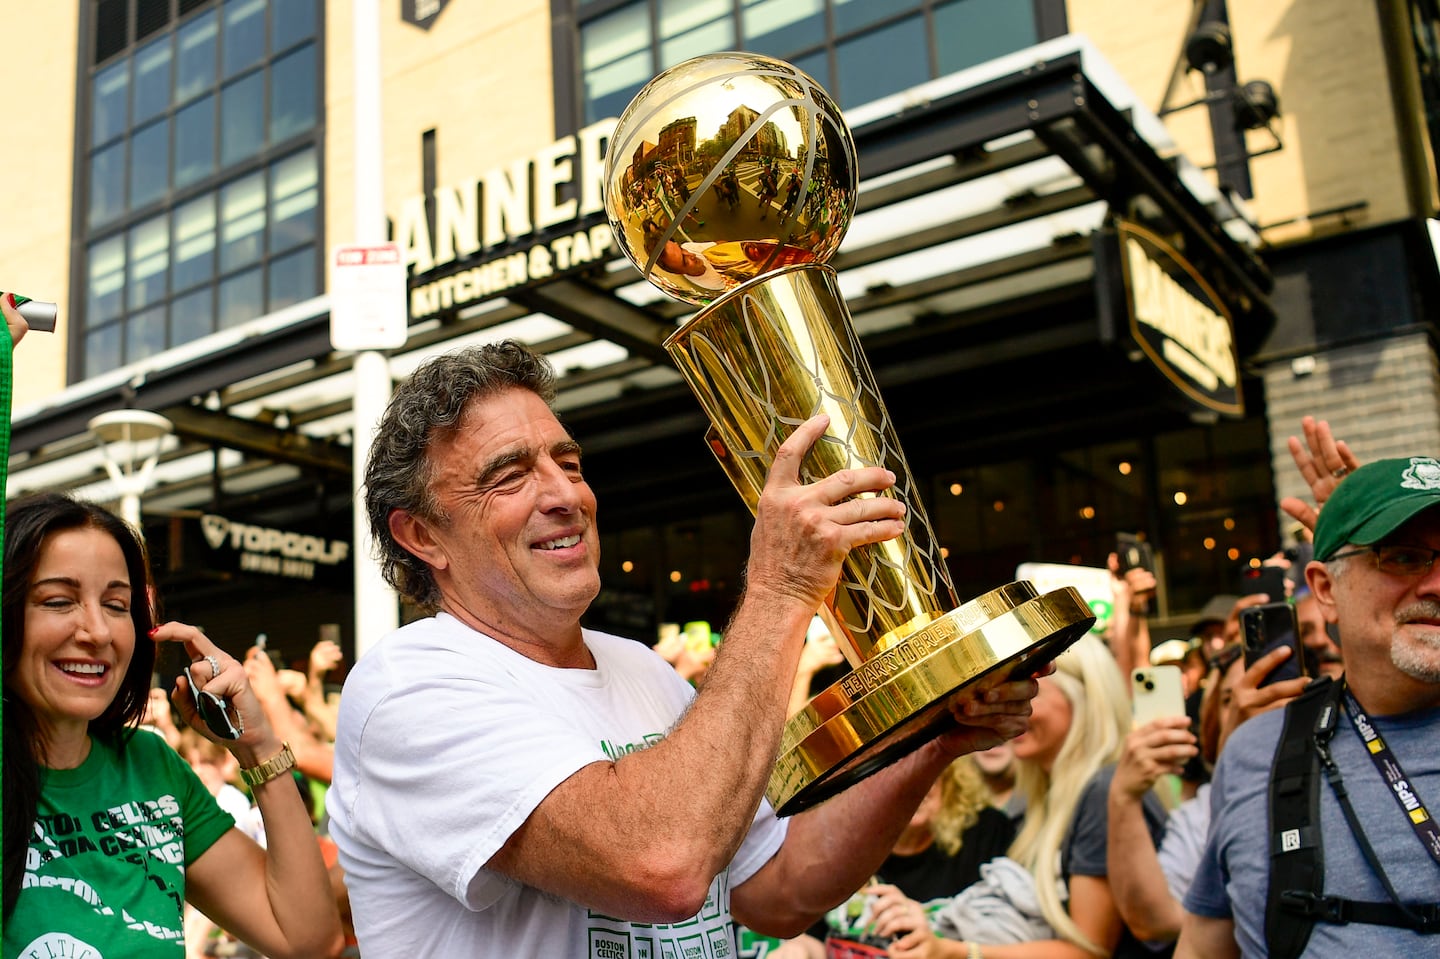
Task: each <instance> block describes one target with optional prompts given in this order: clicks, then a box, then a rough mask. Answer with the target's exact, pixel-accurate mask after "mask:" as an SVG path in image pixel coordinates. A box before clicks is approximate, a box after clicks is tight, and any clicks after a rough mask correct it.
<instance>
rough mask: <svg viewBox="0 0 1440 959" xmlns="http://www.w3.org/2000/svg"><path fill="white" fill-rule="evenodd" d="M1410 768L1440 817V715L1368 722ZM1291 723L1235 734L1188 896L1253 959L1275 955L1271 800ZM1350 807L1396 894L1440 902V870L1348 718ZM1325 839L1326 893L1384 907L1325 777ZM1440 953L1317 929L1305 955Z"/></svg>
mask: <svg viewBox="0 0 1440 959" xmlns="http://www.w3.org/2000/svg"><path fill="white" fill-rule="evenodd" d="M1370 718H1371V721H1372V723H1373V724H1374V726H1375V728H1376V730H1378V732H1379V733H1380V735H1381V737H1382V738H1383V739H1384V740H1385V742H1386V743H1387V744H1388V745H1389V746H1390V749H1391V752H1392V753H1393V754H1394V755H1395V757H1396V758H1397V759H1399V761H1400V764H1401V765H1402V766H1403V767H1404V768H1405V772H1406V775H1407V777H1408V779H1409V782H1410V784H1411V786H1412V787H1413V788H1414V790H1415V792H1416V793H1417V794H1418V795H1419V797H1420V799H1421V800H1422V801H1423V802H1424V803H1425V804H1426V806H1427V808H1429V809H1430V811H1431V812H1432V813H1433V812H1434V811H1435V810H1436V809H1437V808H1440V748H1436V736H1437V735H1440V709H1428V710H1422V711H1420V712H1415V713H1409V714H1406V715H1404V716H1392V717H1385V718H1378V717H1374V716H1372V717H1370ZM1283 721H1284V714H1283V713H1282V712H1281V711H1279V710H1275V711H1272V712H1268V713H1265V714H1264V715H1261V716H1257V717H1256V718H1254V719H1252V720H1250V721H1249V722H1247V723H1246V724H1245V725H1243V726H1241V727H1240V728H1239V729H1238V730H1236V731H1235V734H1234V735H1233V736H1231V737H1230V739H1229V740H1228V741H1227V742H1226V744H1225V751H1224V752H1223V753H1222V754H1221V756H1220V762H1219V764H1218V766H1217V767H1216V770H1215V779H1214V784H1213V787H1212V789H1211V798H1212V805H1211V817H1210V838H1209V841H1208V842H1207V844H1206V846H1205V854H1204V856H1203V857H1202V858H1201V860H1200V867H1199V869H1198V870H1197V871H1196V873H1195V881H1194V882H1193V883H1192V884H1191V886H1190V892H1189V893H1188V894H1187V895H1186V897H1185V908H1186V910H1188V911H1189V912H1192V913H1194V914H1195V915H1198V916H1207V917H1210V918H1213V919H1232V918H1233V919H1234V921H1235V939H1236V942H1237V943H1238V944H1239V946H1240V951H1241V955H1242V956H1244V957H1245V959H1259V957H1264V956H1266V955H1267V950H1266V946H1265V901H1266V894H1267V892H1268V889H1269V879H1270V857H1269V848H1270V838H1269V826H1268V822H1269V810H1268V799H1267V793H1268V789H1269V785H1270V763H1271V760H1272V759H1273V758H1274V755H1275V746H1276V743H1277V741H1278V740H1279V738H1280V731H1281V728H1282V726H1283ZM1331 753H1332V754H1333V755H1334V757H1335V762H1336V763H1337V764H1338V765H1339V766H1340V769H1341V772H1342V774H1343V775H1344V778H1345V786H1346V788H1347V790H1348V792H1349V795H1350V802H1351V803H1352V804H1353V806H1354V808H1355V813H1356V816H1357V818H1358V819H1359V821H1360V822H1361V823H1362V824H1363V826H1364V829H1365V835H1366V838H1367V839H1368V840H1369V841H1370V845H1371V846H1372V847H1374V849H1375V853H1376V855H1377V856H1379V858H1380V862H1381V863H1382V864H1383V865H1384V867H1385V871H1386V873H1388V875H1389V876H1390V881H1391V883H1392V884H1393V885H1394V886H1395V888H1396V890H1397V891H1399V893H1400V894H1401V895H1402V896H1403V897H1404V898H1405V899H1406V900H1407V901H1410V902H1417V903H1427V902H1428V903H1433V902H1440V867H1437V866H1436V863H1435V861H1434V860H1432V859H1431V858H1430V855H1429V854H1428V853H1427V852H1426V851H1425V847H1424V846H1422V845H1421V844H1420V842H1419V840H1418V839H1417V837H1416V835H1415V832H1414V830H1413V829H1412V828H1411V826H1410V823H1409V822H1408V821H1407V819H1406V817H1405V815H1404V814H1403V813H1402V812H1401V810H1400V806H1399V804H1397V803H1396V801H1395V799H1394V797H1393V795H1392V794H1391V792H1390V787H1389V786H1388V785H1387V784H1386V783H1385V781H1384V779H1383V778H1381V776H1380V773H1379V772H1378V771H1377V770H1376V769H1375V766H1374V764H1373V763H1372V762H1371V760H1370V758H1369V755H1368V754H1367V753H1366V751H1365V748H1364V746H1363V744H1362V743H1361V741H1360V736H1359V734H1358V733H1357V732H1356V731H1355V727H1354V725H1352V724H1351V722H1350V720H1349V718H1348V717H1346V716H1345V715H1343V714H1342V715H1341V716H1340V718H1339V724H1338V727H1337V729H1336V731H1335V738H1334V740H1333V741H1332V743H1331ZM1319 789H1320V819H1321V834H1322V835H1323V836H1324V837H1325V839H1324V842H1325V846H1324V854H1325V894H1326V895H1331V896H1342V897H1344V898H1346V899H1360V900H1369V901H1372V902H1384V901H1386V895H1385V889H1384V887H1383V886H1382V885H1381V884H1380V881H1379V880H1378V879H1377V878H1376V876H1375V875H1374V873H1373V872H1372V870H1371V869H1370V866H1369V865H1368V864H1367V863H1366V862H1365V858H1364V855H1363V854H1362V853H1361V852H1360V847H1359V846H1358V845H1357V844H1356V842H1355V839H1354V837H1353V836H1352V835H1351V833H1350V827H1349V826H1348V825H1347V824H1346V822H1345V815H1344V813H1343V812H1342V811H1341V809H1340V805H1339V803H1337V802H1336V801H1335V793H1334V791H1333V790H1332V789H1331V788H1330V786H1329V784H1328V783H1326V782H1325V780H1324V777H1323V776H1322V777H1321V779H1320V782H1319ZM1437 949H1440V937H1437V936H1421V935H1419V934H1418V933H1415V932H1411V931H1410V930H1408V929H1397V928H1393V927H1389V926H1374V925H1363V924H1360V923H1351V924H1349V925H1334V924H1330V923H1316V924H1315V928H1314V931H1313V933H1312V934H1311V936H1310V943H1309V946H1308V947H1307V949H1306V951H1305V953H1304V955H1306V956H1313V957H1329V956H1336V957H1340V956H1345V957H1349V956H1376V957H1378V956H1422V955H1434V954H1435V951H1436V950H1437Z"/></svg>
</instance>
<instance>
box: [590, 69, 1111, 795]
mask: <svg viewBox="0 0 1440 959" xmlns="http://www.w3.org/2000/svg"><path fill="white" fill-rule="evenodd" d="M605 193H606V195H605V208H606V211H607V213H608V214H609V218H610V225H611V227H612V229H613V230H614V232H615V237H616V240H617V242H618V243H619V244H620V248H621V249H622V250H624V252H625V254H626V256H628V257H629V258H630V260H631V261H632V262H633V263H634V264H635V265H636V266H637V267H639V269H640V272H641V273H643V274H644V275H645V278H646V279H648V280H649V281H650V282H651V283H653V284H655V285H656V286H657V287H659V288H660V289H661V290H663V291H664V292H666V293H668V294H669V295H671V296H674V297H678V298H680V299H682V300H687V301H689V302H691V303H695V304H697V305H704V304H708V305H707V306H705V308H704V309H703V310H701V311H700V312H699V313H698V314H696V315H695V317H694V318H692V319H691V320H690V321H689V322H687V323H686V324H685V325H684V326H683V327H682V328H681V329H680V330H678V331H677V332H676V333H675V334H674V335H672V336H671V337H670V338H669V339H667V340H666V341H665V349H666V350H667V351H668V352H669V353H670V355H671V357H672V358H673V359H674V360H675V363H676V364H677V365H678V366H679V368H680V372H681V373H682V374H683V375H684V376H685V378H686V380H687V381H688V382H689V384H690V387H691V388H692V389H693V390H694V391H695V395H696V396H697V397H698V398H699V400H700V403H701V405H702V406H703V407H704V408H705V413H706V415H707V416H708V417H709V418H710V422H711V424H712V426H711V429H710V430H709V432H708V433H707V436H706V440H707V442H708V443H709V445H710V448H711V449H712V451H714V453H715V456H716V458H717V459H718V460H719V461H720V464H721V466H722V467H723V468H724V470H725V472H726V474H727V475H728V476H729V477H730V480H731V482H732V483H734V485H735V488H736V489H737V490H739V492H740V495H741V497H742V498H743V499H744V500H745V504H746V505H747V506H748V507H749V508H750V511H751V513H754V512H755V510H756V508H757V504H758V503H759V499H760V491H761V490H762V489H763V488H764V485H765V476H766V473H767V472H768V471H769V468H770V464H771V463H772V461H773V460H774V456H775V452H776V450H777V449H778V448H779V447H780V444H781V443H782V442H784V441H785V439H786V438H787V437H788V436H789V435H790V434H791V432H793V431H794V429H795V428H796V427H797V426H799V425H800V424H801V423H803V422H805V421H806V420H807V419H809V418H810V417H812V416H814V415H816V414H817V413H826V414H828V415H829V417H830V426H829V429H828V432H827V433H826V434H825V435H824V436H822V437H821V438H820V439H819V440H818V441H817V442H816V443H815V446H814V447H813V448H812V449H811V451H810V453H809V454H808V455H807V456H806V457H805V460H804V463H803V464H802V467H801V478H802V480H804V481H806V482H812V481H814V480H816V479H819V478H821V477H824V476H829V475H831V474H833V473H834V472H835V471H837V470H841V469H848V468H859V467H865V466H883V467H885V468H887V469H889V470H890V471H892V472H893V473H894V474H895V478H896V479H895V485H894V487H893V488H892V489H890V490H888V491H887V492H886V493H884V494H883V495H886V496H893V497H895V498H896V499H899V500H900V501H901V502H903V503H904V504H905V505H906V514H905V520H906V532H905V534H904V535H903V536H901V537H900V538H898V539H895V540H891V541H889V542H885V543H877V544H874V545H869V546H861V547H858V548H856V549H854V550H852V551H851V552H850V554H849V556H848V558H847V559H846V560H845V563H844V569H843V572H842V573H841V577H840V582H839V584H838V586H837V587H836V590H835V592H834V593H833V594H832V595H831V597H830V599H829V600H827V602H826V604H825V608H824V609H822V610H820V611H819V612H820V614H821V616H822V617H823V618H824V619H825V622H826V625H827V626H828V627H829V629H830V632H831V634H832V635H834V637H835V639H836V640H837V642H838V643H839V645H840V647H841V649H842V650H843V651H844V653H845V658H846V659H847V660H848V661H849V663H850V666H851V667H852V671H851V672H850V673H849V674H848V675H847V676H846V677H845V678H843V679H841V680H840V681H839V682H837V683H835V684H834V685H833V686H831V687H830V688H829V689H826V690H824V691H823V692H821V693H820V694H819V695H818V696H816V697H815V698H814V699H813V700H812V701H811V702H810V705H809V706H807V707H806V708H805V709H804V710H803V711H801V712H800V713H799V714H798V715H796V716H795V717H793V718H792V719H791V720H790V721H789V722H788V723H786V725H785V730H784V735H783V738H782V740H781V746H780V756H779V759H778V761H777V763H776V766H775V770H774V772H773V773H772V774H771V777H770V784H769V787H768V788H767V790H766V795H767V797H768V798H769V799H770V802H771V805H773V806H774V807H775V809H776V810H777V811H778V812H779V813H780V814H781V815H790V814H793V813H796V812H799V811H800V810H802V809H805V808H807V807H809V806H812V805H814V804H816V803H818V802H820V801H822V800H824V799H827V798H829V797H830V796H833V795H834V794H836V793H838V792H840V791H841V790H843V789H845V788H846V787H848V786H849V785H851V784H852V783H854V782H856V781H858V780H860V779H862V778H864V777H865V776H868V775H870V774H871V773H873V772H875V771H876V770H878V769H880V768H882V767H884V766H885V765H888V764H889V763H891V762H893V761H895V760H896V759H899V758H900V757H901V756H903V755H905V754H906V753H908V752H910V751H911V750H913V749H915V748H916V747H917V746H919V745H920V744H921V743H923V742H925V741H926V740H928V739H930V738H933V737H934V736H935V735H936V734H937V733H938V732H940V731H941V730H943V729H944V728H945V727H946V726H947V725H950V724H953V722H954V720H953V718H952V717H951V714H950V712H949V709H948V708H947V706H946V701H947V700H948V698H949V695H950V694H951V693H952V692H954V691H955V690H957V689H959V688H961V687H963V686H965V685H966V684H968V683H973V682H975V681H976V680H978V679H980V678H981V677H982V676H985V675H987V674H990V673H992V672H994V671H997V670H1003V671H1005V672H1006V673H1013V674H1017V675H1025V674H1029V673H1030V672H1032V671H1034V670H1036V669H1038V668H1040V667H1041V666H1043V665H1044V664H1045V663H1047V662H1049V661H1050V660H1051V659H1053V658H1054V657H1055V656H1057V655H1058V654H1059V653H1060V652H1061V651H1063V650H1064V649H1065V648H1066V647H1068V646H1069V645H1070V644H1071V643H1073V642H1074V641H1075V640H1077V639H1079V638H1080V637H1081V636H1083V635H1084V634H1085V633H1086V632H1087V631H1088V630H1089V628H1090V626H1091V625H1092V624H1093V623H1094V621H1095V620H1094V616H1093V615H1092V613H1091V611H1090V609H1089V607H1088V606H1087V605H1086V604H1085V601H1084V600H1083V599H1081V597H1080V594H1079V593H1078V592H1077V591H1075V590H1074V589H1070V588H1066V589H1060V590H1056V591H1054V592H1051V593H1047V594H1045V595H1044V596H1040V595H1038V594H1037V593H1036V590H1035V588H1034V586H1032V585H1031V584H1030V583H1028V582H1017V583H1011V584H1009V585H1008V586H1003V587H1001V588H1000V589H996V590H994V591H992V592H989V593H986V594H985V595H983V596H980V597H978V598H976V599H973V600H971V601H970V602H968V603H965V604H964V605H961V604H960V603H959V602H958V598H957V596H956V594H955V587H954V586H953V584H952V583H951V581H950V574H949V571H948V570H947V569H946V567H945V561H944V559H943V558H942V555H941V551H940V546H939V544H938V543H937V542H936V539H935V534H934V531H933V530H932V529H931V528H930V522H929V520H928V519H927V518H926V515H925V510H924V509H923V507H922V506H921V504H920V501H919V499H918V497H917V494H916V489H915V481H914V478H913V477H912V476H911V475H910V469H909V467H908V466H907V465H906V462H905V457H904V454H903V453H902V452H901V450H900V446H899V443H898V441H897V440H896V437H895V431H894V428H893V427H892V425H891V423H890V419H889V417H888V415H887V414H886V412H885V405H884V404H883V403H882V402H881V400H880V394H879V391H878V389H877V387H876V384H875V379H874V376H873V374H872V373H871V371H870V366H869V363H868V362H867V361H866V359H865V354H864V353H863V352H862V351H861V349H860V342H859V337H858V336H857V335H856V333H855V330H854V327H853V325H852V323H851V320H850V315H849V313H848V311H847V310H846V308H845V304H844V302H843V300H842V299H841V296H840V291H839V286H838V284H837V281H836V274H835V271H834V270H832V269H831V268H830V267H828V266H826V265H825V261H826V260H828V259H829V258H830V257H831V256H833V255H834V254H835V251H836V249H837V248H838V247H839V246H840V240H841V238H842V237H843V236H844V234H845V230H846V228H847V227H848V226H849V224H850V219H851V217H852V216H853V215H854V212H855V199H856V195H857V185H856V170H855V146H854V143H853V142H852V140H851V138H850V131H849V130H848V129H847V127H846V126H845V123H844V121H843V119H842V118H841V115H840V110H839V108H837V107H836V105H835V104H834V102H832V101H831V99H830V97H829V95H827V94H826V93H825V91H824V90H822V89H821V88H820V86H819V85H818V84H816V83H815V81H814V80H812V79H810V77H808V76H806V75H805V74H804V73H802V72H800V71H799V70H797V69H796V68H795V67H793V66H791V65H789V64H788V63H784V62H782V61H780V60H774V59H771V58H769V57H763V56H759V55H755V54H743V53H720V54H714V55H711V56H704V57H698V58H696V59H694V60H689V61H686V62H685V63H681V64H679V65H678V66H675V67H672V68H671V69H669V70H667V71H665V72H664V73H662V74H660V76H658V77H656V78H655V79H654V80H652V81H651V82H650V83H649V84H647V85H646V86H645V88H644V89H642V90H641V91H640V93H639V94H637V95H636V97H635V99H634V100H633V101H632V102H631V104H630V106H629V107H628V108H626V110H625V113H624V114H623V115H622V116H621V117H620V121H619V123H618V125H617V126H616V128H615V132H614V134H613V135H612V137H611V139H610V145H609V151H608V153H607V156H606V163H605ZM954 398H955V397H953V396H952V397H949V398H947V399H942V400H941V401H942V402H950V401H952V400H953V399H954ZM867 495H875V494H867Z"/></svg>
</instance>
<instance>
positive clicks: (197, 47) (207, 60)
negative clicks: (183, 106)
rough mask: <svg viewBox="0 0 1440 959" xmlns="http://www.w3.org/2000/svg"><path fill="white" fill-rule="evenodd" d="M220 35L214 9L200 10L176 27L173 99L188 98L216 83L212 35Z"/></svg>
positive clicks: (178, 100)
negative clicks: (177, 48) (178, 55)
mask: <svg viewBox="0 0 1440 959" xmlns="http://www.w3.org/2000/svg"><path fill="white" fill-rule="evenodd" d="M219 35H220V27H219V24H218V23H217V22H216V20H215V12H214V11H213V10H212V11H210V12H209V13H205V14H202V15H201V16H198V17H196V18H195V19H193V20H191V21H190V22H189V23H187V24H185V26H183V27H181V28H180V29H179V31H177V34H176V36H177V42H178V44H179V47H180V57H179V64H178V65H177V67H176V73H175V101H176V102H177V103H179V102H181V101H184V100H188V99H190V98H191V97H193V96H195V95H196V94H197V93H204V92H205V91H206V90H209V89H210V88H211V87H213V86H214V85H215V38H216V37H218V36H219Z"/></svg>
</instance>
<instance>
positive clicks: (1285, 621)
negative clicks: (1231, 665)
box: [1240, 603, 1312, 686]
mask: <svg viewBox="0 0 1440 959" xmlns="http://www.w3.org/2000/svg"><path fill="white" fill-rule="evenodd" d="M1240 638H1241V643H1242V645H1243V646H1244V648H1245V668H1246V669H1249V668H1250V667H1251V666H1253V665H1255V663H1256V662H1257V661H1259V660H1261V659H1263V658H1264V657H1265V656H1267V655H1269V653H1270V652H1271V651H1273V650H1275V649H1278V648H1280V647H1282V646H1284V647H1286V648H1287V649H1289V650H1290V656H1289V657H1288V658H1287V659H1286V660H1285V661H1284V662H1282V663H1280V664H1279V665H1278V666H1276V667H1275V668H1274V669H1272V670H1271V671H1270V675H1268V676H1266V677H1265V678H1264V679H1263V680H1262V681H1261V683H1260V685H1262V686H1268V685H1270V684H1271V683H1278V682H1280V681H1282V680H1286V679H1299V678H1300V677H1301V676H1310V675H1312V672H1311V670H1310V669H1309V667H1308V664H1307V663H1306V656H1305V650H1304V648H1303V647H1302V646H1301V645H1300V626H1299V623H1298V621H1297V620H1296V618H1295V607H1293V606H1291V605H1290V604H1289V603H1265V604H1263V605H1260V606H1250V607H1248V608H1246V609H1243V610H1241V611H1240Z"/></svg>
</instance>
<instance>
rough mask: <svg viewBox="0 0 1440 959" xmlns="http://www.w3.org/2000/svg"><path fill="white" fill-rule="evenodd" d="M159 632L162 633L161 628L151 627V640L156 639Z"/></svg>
mask: <svg viewBox="0 0 1440 959" xmlns="http://www.w3.org/2000/svg"><path fill="white" fill-rule="evenodd" d="M158 632H160V627H159V626H151V627H150V638H151V639H154V638H155V634H156V633H158Z"/></svg>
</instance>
